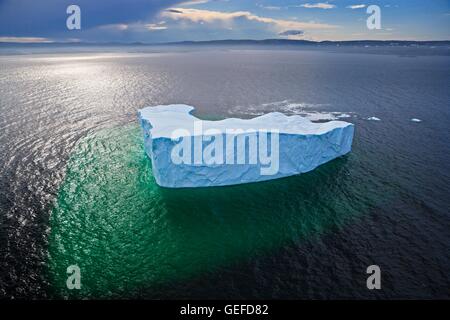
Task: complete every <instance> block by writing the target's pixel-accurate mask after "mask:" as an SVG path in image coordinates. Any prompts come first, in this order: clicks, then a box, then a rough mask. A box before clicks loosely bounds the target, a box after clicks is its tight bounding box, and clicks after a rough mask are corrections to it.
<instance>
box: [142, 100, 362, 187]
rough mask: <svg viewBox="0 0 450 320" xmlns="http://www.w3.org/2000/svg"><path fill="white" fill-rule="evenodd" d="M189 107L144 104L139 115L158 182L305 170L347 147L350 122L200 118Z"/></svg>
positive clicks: (241, 179)
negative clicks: (214, 119) (148, 105)
mask: <svg viewBox="0 0 450 320" xmlns="http://www.w3.org/2000/svg"><path fill="white" fill-rule="evenodd" d="M193 110H194V108H193V107H191V106H187V105H183V104H175V105H165V106H163V105H161V106H155V107H147V108H144V109H141V110H139V112H138V115H139V119H140V122H141V125H142V128H143V132H144V147H145V151H146V153H147V155H148V156H149V157H150V159H151V162H152V169H153V175H154V177H155V179H156V182H157V183H158V185H160V186H162V187H168V188H189V187H211V186H225V185H233V184H241V183H249V182H257V181H264V180H271V179H277V178H282V177H287V176H291V175H295V174H300V173H304V172H308V171H311V170H313V169H314V168H316V167H318V166H319V165H321V164H323V163H325V162H328V161H330V160H332V159H335V158H336V157H339V156H342V155H344V154H346V153H348V152H350V150H351V146H352V140H353V133H354V125H353V124H351V123H348V122H345V121H329V122H323V123H316V122H311V121H310V120H308V119H306V118H304V117H301V116H298V115H293V116H287V115H284V114H282V113H279V112H272V113H268V114H265V115H262V116H259V117H256V118H253V119H236V118H228V119H225V120H220V121H206V120H200V119H198V118H196V117H195V116H193V115H192V114H191V112H192V111H193Z"/></svg>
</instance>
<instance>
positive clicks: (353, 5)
mask: <svg viewBox="0 0 450 320" xmlns="http://www.w3.org/2000/svg"><path fill="white" fill-rule="evenodd" d="M365 7H366V5H365V4H352V5H350V6H347V7H346V8H349V9H353V10H354V9H362V8H365Z"/></svg>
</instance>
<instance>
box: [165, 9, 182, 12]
mask: <svg viewBox="0 0 450 320" xmlns="http://www.w3.org/2000/svg"><path fill="white" fill-rule="evenodd" d="M166 11H167V12H173V13H183V11H180V10H175V9H167V10H166Z"/></svg>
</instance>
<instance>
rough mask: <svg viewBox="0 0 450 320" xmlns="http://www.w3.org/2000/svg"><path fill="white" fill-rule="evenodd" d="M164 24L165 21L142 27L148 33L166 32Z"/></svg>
mask: <svg viewBox="0 0 450 320" xmlns="http://www.w3.org/2000/svg"><path fill="white" fill-rule="evenodd" d="M165 24H166V22H165V21H161V22H158V23H147V24H145V25H144V27H145V28H146V29H147V30H149V31H157V30H166V29H167V26H165Z"/></svg>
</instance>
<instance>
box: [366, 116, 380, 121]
mask: <svg viewBox="0 0 450 320" xmlns="http://www.w3.org/2000/svg"><path fill="white" fill-rule="evenodd" d="M367 120H369V121H380V118H377V117H369V118H367Z"/></svg>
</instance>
